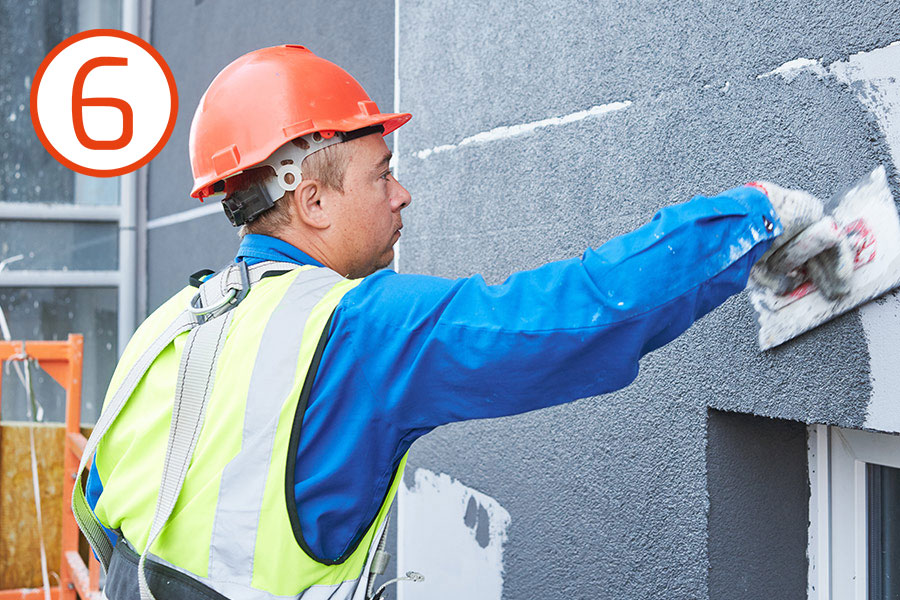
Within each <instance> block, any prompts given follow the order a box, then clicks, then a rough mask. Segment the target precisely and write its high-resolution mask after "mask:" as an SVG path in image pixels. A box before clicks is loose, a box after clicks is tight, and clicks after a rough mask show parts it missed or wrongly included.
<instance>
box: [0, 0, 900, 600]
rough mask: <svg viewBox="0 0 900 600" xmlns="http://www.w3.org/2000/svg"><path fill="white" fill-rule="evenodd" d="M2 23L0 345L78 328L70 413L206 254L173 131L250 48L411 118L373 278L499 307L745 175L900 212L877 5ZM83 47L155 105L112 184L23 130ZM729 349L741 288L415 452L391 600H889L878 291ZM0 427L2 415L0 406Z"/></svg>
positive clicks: (898, 399)
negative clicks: (765, 340)
mask: <svg viewBox="0 0 900 600" xmlns="http://www.w3.org/2000/svg"><path fill="white" fill-rule="evenodd" d="M0 14H2V16H3V18H2V21H0V31H2V32H3V35H2V36H0V46H2V48H3V51H4V55H5V56H7V57H18V58H16V59H15V60H11V59H10V58H7V59H5V60H3V62H2V67H0V68H2V72H3V77H2V79H0V88H2V89H0V117H2V118H0V135H2V139H3V145H2V148H0V153H2V161H0V253H2V254H0V260H3V259H5V258H10V257H13V256H16V255H19V254H21V255H24V256H25V258H23V259H22V260H20V261H18V262H15V263H11V264H9V265H8V266H7V267H6V268H5V269H4V270H3V271H0V306H2V307H3V309H4V310H5V311H6V313H7V316H8V318H9V321H10V326H11V328H12V329H13V337H17V338H20V337H27V338H34V337H53V336H64V335H65V334H66V333H68V332H69V331H79V332H83V333H85V334H87V340H86V350H87V353H88V360H87V361H86V368H87V369H88V370H89V374H87V375H86V380H85V403H86V406H85V412H86V414H87V415H88V416H93V417H94V418H95V417H96V415H97V414H98V411H99V400H98V398H100V396H101V395H102V392H103V387H104V385H105V384H104V381H105V380H106V379H107V378H108V377H109V375H110V373H111V369H112V366H113V365H114V361H115V357H116V356H117V351H118V350H120V349H121V347H122V343H123V341H124V340H127V337H128V335H129V333H130V331H131V330H132V329H133V327H134V324H135V322H137V321H139V320H140V318H142V317H143V316H144V315H146V314H147V313H148V312H149V311H151V310H152V309H154V308H155V307H156V306H158V305H159V304H160V303H161V302H162V301H163V300H165V299H166V298H168V297H169V296H170V295H171V294H172V293H173V292H174V291H175V290H177V289H178V288H180V287H182V286H183V285H184V284H185V283H186V281H187V276H188V275H189V274H190V273H192V272H194V271H197V270H199V269H201V268H205V267H211V268H217V267H219V266H222V265H224V264H225V263H227V262H228V261H229V260H231V259H232V257H233V253H234V251H235V249H236V247H237V243H238V240H237V237H236V234H235V230H233V229H232V228H231V227H230V225H229V224H228V222H227V220H226V219H225V218H224V216H223V215H222V214H221V210H220V208H219V207H216V206H209V207H205V206H199V205H198V204H197V203H196V202H195V201H194V200H192V199H191V198H189V190H190V186H191V173H190V166H189V163H188V157H187V137H188V129H189V125H190V121H191V117H192V113H193V110H194V108H195V107H196V105H197V102H198V101H199V98H200V96H201V94H202V93H203V91H204V90H205V89H206V87H207V85H208V84H209V82H210V81H211V80H212V78H213V77H214V76H215V74H216V73H217V72H218V71H219V70H220V69H221V68H222V67H223V66H224V65H226V64H227V63H229V62H230V61H231V60H233V59H234V58H236V57H238V56H240V55H241V54H244V53H245V52H248V51H250V50H253V49H256V48H259V47H262V46H267V45H275V44H282V43H301V44H303V45H306V46H307V47H309V48H310V49H312V50H313V51H314V52H316V53H317V54H319V55H321V56H323V57H325V58H328V59H330V60H332V61H334V62H336V63H338V64H340V65H341V66H343V67H344V68H345V69H347V70H348V71H349V72H350V73H352V74H354V76H356V77H357V79H358V80H359V81H360V82H361V83H362V85H363V86H364V87H365V88H366V90H368V91H369V93H370V94H371V95H372V97H373V99H374V100H375V101H376V102H377V103H378V105H379V106H380V107H381V108H382V109H383V110H391V109H402V110H404V111H409V112H412V113H413V120H412V121H411V122H410V123H409V124H408V125H406V126H405V127H403V128H402V129H401V130H400V131H398V132H397V133H396V134H394V135H393V136H392V137H391V139H390V140H389V144H390V145H391V146H392V148H393V150H394V153H395V157H396V158H395V165H394V166H395V172H396V174H397V176H398V178H399V179H400V181H401V182H402V183H403V184H404V185H405V186H407V188H408V189H409V190H410V192H411V193H412V196H413V203H412V205H411V207H410V208H409V209H408V210H407V211H406V212H405V213H404V215H405V218H404V222H405V227H404V237H403V239H402V241H401V242H400V244H399V251H398V253H397V258H396V261H395V265H394V268H395V269H397V270H399V271H401V272H416V273H427V274H433V275H440V276H445V277H459V276H466V275H470V274H473V273H481V274H483V275H484V276H485V278H486V279H487V280H488V282H489V283H499V282H501V281H503V280H504V279H505V277H506V276H508V275H509V274H510V273H512V272H515V271H518V270H522V269H528V268H534V267H537V266H539V265H541V264H543V263H545V262H548V261H552V260H559V259H565V258H569V257H572V256H576V255H579V254H580V253H581V252H582V251H583V250H584V249H585V248H586V247H588V246H596V245H599V244H602V243H603V242H605V241H606V240H609V239H610V238H612V237H614V236H616V235H619V234H621V233H624V232H626V231H629V230H631V229H634V228H636V227H638V226H639V225H641V224H643V223H644V222H646V221H647V220H649V219H650V217H652V215H653V214H654V213H655V212H656V211H657V210H658V209H659V208H661V207H663V206H666V205H668V204H672V203H676V202H681V201H684V200H687V199H689V198H691V197H692V196H694V195H696V194H704V195H712V194H715V193H716V192H718V191H721V190H724V189H727V188H730V187H734V186H737V185H741V184H743V183H745V182H746V181H749V180H753V179H768V180H772V181H775V182H778V183H780V184H781V185H784V186H789V187H798V188H803V189H807V190H809V191H811V192H813V193H815V194H817V195H819V196H821V197H829V196H830V195H831V194H832V193H833V192H834V191H836V190H838V189H840V188H842V187H844V186H846V185H848V184H850V183H852V182H853V181H855V180H856V179H858V178H859V177H861V176H863V175H865V174H866V173H868V172H870V171H871V170H873V169H874V168H876V167H878V166H884V167H885V169H886V170H887V173H888V178H889V182H890V185H891V189H892V192H893V194H894V198H895V199H900V171H898V166H900V5H898V4H897V3H896V2H872V1H864V0H845V1H840V2H838V1H837V0H827V1H823V2H817V3H812V4H810V3H807V2H797V1H794V0H791V1H788V2H773V1H768V0H767V1H763V2H757V3H743V2H732V3H718V2H686V1H680V0H679V1H677V2H668V3H663V4H648V3H643V2H625V3H622V2H619V3H612V2H604V3H593V2H573V1H571V0H548V1H545V2H540V3H538V2H517V3H490V2H470V1H461V2H451V3H437V2H421V1H417V2H413V1H410V0H374V1H373V2H368V3H365V4H360V3H357V2H351V1H349V0H337V1H333V2H322V1H319V0H314V1H310V2H296V3H289V4H285V3H283V2H280V3H279V2H273V1H270V0H263V1H260V2H256V3H253V6H252V7H250V6H249V5H248V4H247V3H244V2H239V1H237V0H215V1H214V0H194V1H193V2H183V1H179V2H161V1H159V0H157V1H156V2H150V0H122V1H119V0H81V1H77V2H76V1H75V0H71V1H67V2H66V1H64V2H61V3H58V2H49V1H47V0H32V1H31V2H28V3H23V2H13V1H11V0H0ZM98 26H106V27H119V28H125V29H129V30H131V31H133V32H136V33H138V34H140V35H141V36H142V37H144V38H145V39H148V40H149V41H150V42H151V43H152V44H153V46H154V47H155V48H156V49H157V50H159V52H160V53H161V54H162V55H163V56H164V57H165V58H166V60H167V61H168V63H169V65H170V66H171V68H172V71H173V73H174V76H175V80H176V83H177V85H178V93H179V100H180V114H179V115H178V121H177V124H176V127H175V130H174V133H173V135H172V137H171V139H170V141H169V142H168V144H167V146H166V147H165V148H164V149H163V150H162V152H161V153H160V154H159V155H158V156H157V157H156V158H155V159H154V160H153V161H152V162H151V163H150V164H149V165H148V166H147V167H146V168H144V169H141V170H140V171H139V172H138V173H136V174H135V175H132V176H127V177H123V178H118V179H111V180H97V179H91V178H82V177H80V176H73V175H72V174H71V173H70V172H68V171H66V170H65V169H64V168H63V167H61V166H60V165H58V164H56V163H55V162H54V161H53V160H52V159H51V158H50V157H49V156H48V155H47V154H46V152H44V150H43V148H42V147H41V146H40V145H39V143H38V142H37V139H36V138H35V136H34V134H33V131H32V130H31V124H30V121H29V117H28V109H27V106H28V102H27V98H28V90H29V84H30V79H29V78H30V77H31V76H33V73H34V71H35V70H36V68H37V65H38V64H39V63H40V60H41V59H42V58H43V57H44V56H45V55H46V53H47V52H49V51H50V49H52V47H53V46H54V45H55V44H56V43H58V42H59V41H61V40H62V39H64V38H65V37H67V36H68V35H71V34H72V33H75V32H76V31H78V30H83V29H89V28H94V27H98ZM35 40H37V43H35ZM755 327H756V326H755V321H754V316H753V311H752V309H751V307H750V304H749V302H748V300H747V297H746V294H741V295H739V296H736V297H734V298H732V299H731V300H729V301H728V302H726V303H725V304H724V305H723V306H722V307H720V308H719V309H717V310H715V311H713V312H712V313H711V314H710V315H708V316H707V317H705V318H704V319H702V320H701V321H700V322H698V323H697V324H696V325H695V326H694V327H692V328H691V329H690V330H689V331H688V332H687V333H686V334H684V335H683V336H681V337H680V338H678V339H677V340H675V341H674V342H672V343H671V344H669V345H668V346H666V347H664V348H662V349H660V350H658V351H656V352H653V353H652V354H651V355H649V356H647V357H646V358H645V359H644V360H643V362H642V369H641V374H640V375H639V377H638V379H637V380H636V381H635V383H634V384H632V385H631V386H629V387H628V388H626V389H625V390H622V391H620V392H617V393H614V394H609V395H606V396H602V397H598V398H587V399H583V400H580V401H577V402H574V403H571V404H567V405H563V406H557V407H555V408H550V409H545V410H541V411H537V412H533V413H529V414H525V415H520V416H516V417H509V418H503V419H495V420H486V421H477V422H466V423H457V424H454V425H450V426H446V427H442V428H440V429H438V430H437V431H435V432H432V433H430V434H428V435H427V436H425V437H424V438H422V439H421V440H419V441H417V442H416V443H415V445H414V446H413V450H412V454H411V458H410V461H409V468H408V469H407V474H406V478H405V480H404V482H403V486H402V488H401V493H400V497H399V502H398V510H397V518H396V519H395V523H396V524H397V525H396V527H395V528H394V531H393V541H392V545H393V548H394V552H395V554H396V559H395V561H394V562H393V564H392V566H391V569H392V570H393V569H396V570H397V572H399V573H401V574H402V573H403V572H405V571H407V570H415V571H419V572H421V573H423V574H424V575H425V577H426V581H425V582H424V583H401V584H399V587H398V588H397V590H396V591H395V592H394V591H392V592H391V595H395V594H396V596H395V597H400V598H402V599H403V600H414V599H419V598H429V599H432V600H433V599H443V598H448V599H449V598H473V599H478V600H494V599H496V600H500V599H504V600H508V599H518V598H530V597H541V598H554V599H555V598H559V599H564V598H566V599H568V598H635V599H639V598H640V599H643V598H667V599H669V598H685V599H687V598H710V599H718V598H729V599H743V598H747V599H749V598H802V597H807V598H816V599H820V600H821V599H825V598H858V599H860V600H862V599H864V598H872V599H881V598H894V597H897V596H896V595H897V594H898V593H900V591H898V590H900V559H898V558H897V557H898V556H900V436H897V435H895V434H897V433H898V432H900V370H898V369H897V365H898V364H900V295H898V294H896V293H895V294H893V295H888V296H886V297H885V298H883V299H881V300H878V301H876V302H873V303H870V304H869V305H867V306H866V307H864V308H863V309H861V310H858V311H853V312H852V313H850V314H848V315H845V316H843V317H840V318H838V319H836V320H835V321H832V322H831V323H829V324H826V325H824V326H822V327H819V328H818V329H816V330H815V331H812V332H810V333H808V334H806V335H804V336H802V337H800V338H799V339H796V340H794V341H792V342H789V343H787V344H785V345H784V346H781V347H778V348H776V349H774V350H770V351H767V352H760V351H759V349H758V347H757V344H756V329H755ZM598 369H602V365H598ZM4 385H5V387H4V390H3V391H4V398H6V397H7V396H6V392H7V388H8V387H9V384H8V383H7V384H4ZM42 385H44V386H45V388H41V389H42V390H43V391H44V393H46V394H48V395H52V394H53V393H55V392H54V391H53V390H52V389H51V388H52V385H51V384H50V383H49V382H45V383H43V384H42ZM7 404H9V405H10V407H12V408H9V407H7ZM49 404H50V407H49V408H48V418H59V417H60V414H59V411H58V410H56V408H54V407H53V406H52V402H50V403H49ZM60 407H61V404H60ZM8 411H10V412H8ZM54 411H56V412H54ZM3 416H4V418H7V419H10V418H21V415H18V414H16V413H15V408H14V405H13V403H11V402H10V403H7V402H6V400H5V403H4V415H3ZM892 586H893V587H892Z"/></svg>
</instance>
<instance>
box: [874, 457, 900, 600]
mask: <svg viewBox="0 0 900 600" xmlns="http://www.w3.org/2000/svg"><path fill="white" fill-rule="evenodd" d="M867 470H868V488H869V489H868V505H869V506H868V511H867V512H868V530H869V531H868V536H869V599H870V600H900V469H894V468H892V467H885V466H882V465H871V464H870V465H868V467H867Z"/></svg>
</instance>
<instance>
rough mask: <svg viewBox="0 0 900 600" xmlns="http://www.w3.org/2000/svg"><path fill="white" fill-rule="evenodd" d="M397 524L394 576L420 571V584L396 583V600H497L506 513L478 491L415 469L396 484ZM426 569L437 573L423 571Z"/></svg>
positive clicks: (507, 518) (437, 475) (499, 587)
mask: <svg viewBox="0 0 900 600" xmlns="http://www.w3.org/2000/svg"><path fill="white" fill-rule="evenodd" d="M399 504H400V506H402V508H403V522H402V524H401V527H400V529H399V530H398V538H399V539H398V549H397V571H398V573H400V574H403V573H406V572H407V571H421V572H422V574H423V575H424V576H425V581H424V582H421V583H406V582H401V583H400V584H399V586H400V587H399V588H398V590H397V598H398V599H399V600H419V599H423V600H424V599H426V598H427V599H428V600H442V599H446V600H457V599H459V598H466V599H468V600H500V599H501V597H502V595H503V545H504V543H505V542H506V539H507V533H506V532H507V528H508V527H509V523H510V517H509V513H508V512H507V511H506V509H504V508H503V507H502V506H500V504H499V503H498V502H497V501H496V500H494V499H493V498H491V497H490V496H487V495H486V494H482V493H481V492H479V491H477V490H474V489H472V488H470V487H467V486H466V485H464V484H463V483H461V482H460V481H458V480H456V479H453V478H451V477H450V476H449V475H446V474H444V473H433V472H431V471H429V470H427V469H416V471H415V475H414V481H413V483H412V485H411V486H410V487H407V485H406V481H404V482H402V483H401V486H400V498H399ZM429 565H433V566H438V565H439V566H440V569H427V568H426V567H427V566H429Z"/></svg>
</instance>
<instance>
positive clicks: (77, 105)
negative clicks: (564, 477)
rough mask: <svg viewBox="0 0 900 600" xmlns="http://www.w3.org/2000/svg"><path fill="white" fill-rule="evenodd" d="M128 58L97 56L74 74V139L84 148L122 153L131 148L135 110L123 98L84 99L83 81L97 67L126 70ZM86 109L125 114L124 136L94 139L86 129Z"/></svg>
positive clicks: (123, 121) (123, 118)
mask: <svg viewBox="0 0 900 600" xmlns="http://www.w3.org/2000/svg"><path fill="white" fill-rule="evenodd" d="M125 66H128V59H127V58H124V57H119V56H98V57H97V58H92V59H91V60H89V61H87V62H86V63H84V64H83V65H81V68H80V69H78V73H76V75H75V84H74V85H73V86H72V124H73V125H74V126H75V137H77V138H78V141H79V142H80V143H81V145H82V146H84V147H85V148H88V149H90V150H119V149H120V148H124V147H125V146H127V145H128V142H130V141H131V137H132V136H133V135H134V111H132V110H131V106H130V105H129V104H128V103H127V102H125V101H124V100H122V99H121V98H85V97H84V80H85V79H87V76H88V73H90V72H91V71H93V70H94V69H96V68H97V67H125ZM85 106H109V107H112V108H116V109H118V110H119V112H121V113H122V135H120V136H119V139H117V140H95V139H94V138H92V137H90V136H89V135H88V134H87V131H85V130H84V114H83V111H84V107H85Z"/></svg>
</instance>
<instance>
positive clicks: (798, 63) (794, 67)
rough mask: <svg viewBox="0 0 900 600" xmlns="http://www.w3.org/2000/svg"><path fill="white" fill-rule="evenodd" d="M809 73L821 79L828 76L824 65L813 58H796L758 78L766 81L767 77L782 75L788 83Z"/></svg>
mask: <svg viewBox="0 0 900 600" xmlns="http://www.w3.org/2000/svg"><path fill="white" fill-rule="evenodd" d="M807 71H809V72H812V73H815V74H816V75H818V76H819V77H824V76H825V75H827V72H826V71H825V67H823V66H822V63H821V62H819V61H818V60H813V59H811V58H795V59H794V60H789V61H788V62H786V63H784V64H783V65H781V66H780V67H777V68H775V69H772V70H771V71H769V72H768V73H763V74H762V75H757V76H756V78H757V79H765V78H766V77H773V76H775V75H780V76H781V77H782V78H784V79H786V80H788V81H793V80H794V78H796V77H797V75H799V74H800V73H805V72H807Z"/></svg>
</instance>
